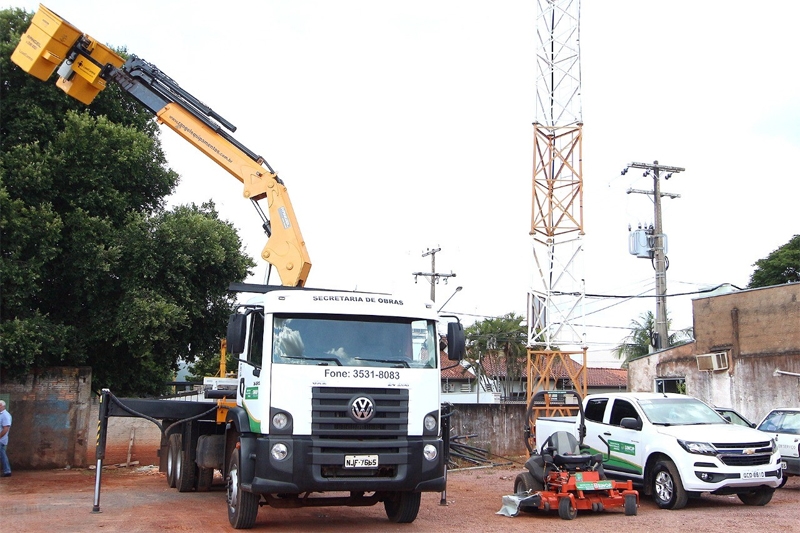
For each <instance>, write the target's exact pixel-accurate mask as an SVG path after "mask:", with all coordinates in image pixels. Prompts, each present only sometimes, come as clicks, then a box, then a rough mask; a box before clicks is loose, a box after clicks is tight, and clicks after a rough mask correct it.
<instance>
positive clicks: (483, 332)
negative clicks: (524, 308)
mask: <svg viewBox="0 0 800 533" xmlns="http://www.w3.org/2000/svg"><path fill="white" fill-rule="evenodd" d="M464 333H465V334H466V338H467V342H468V347H467V360H468V361H470V363H471V364H473V365H475V366H480V368H481V374H482V375H483V376H486V377H487V378H488V377H490V376H489V374H491V373H493V372H495V371H500V370H502V369H505V376H496V377H498V378H499V379H498V382H497V383H498V385H499V387H500V389H501V390H500V392H501V393H502V395H503V397H505V398H509V397H511V393H512V392H514V391H521V390H524V389H523V387H522V383H523V378H524V377H525V372H526V368H527V343H528V329H527V326H526V324H525V319H524V318H523V317H522V316H520V315H517V314H516V313H508V314H506V315H503V316H501V317H493V318H486V319H484V320H481V321H478V322H475V323H474V324H472V325H471V326H468V327H467V328H466V330H465V332H464Z"/></svg>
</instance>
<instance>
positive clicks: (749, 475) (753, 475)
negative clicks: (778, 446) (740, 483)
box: [742, 470, 766, 479]
mask: <svg viewBox="0 0 800 533" xmlns="http://www.w3.org/2000/svg"><path fill="white" fill-rule="evenodd" d="M763 477H766V473H765V472H764V471H763V470H753V471H752V472H743V473H742V479H761V478H763Z"/></svg>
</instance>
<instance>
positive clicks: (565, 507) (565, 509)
mask: <svg viewBox="0 0 800 533" xmlns="http://www.w3.org/2000/svg"><path fill="white" fill-rule="evenodd" d="M558 516H560V517H561V518H562V519H564V520H573V519H574V518H575V517H576V516H578V509H577V508H576V507H574V506H573V505H572V501H571V500H570V499H569V498H561V499H560V500H558Z"/></svg>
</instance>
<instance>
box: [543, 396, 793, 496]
mask: <svg viewBox="0 0 800 533" xmlns="http://www.w3.org/2000/svg"><path fill="white" fill-rule="evenodd" d="M582 407H583V409H582V410H583V415H584V419H585V423H583V427H581V425H582V424H581V417H539V418H537V419H536V423H535V431H536V442H537V443H544V442H546V441H547V439H548V437H550V436H551V435H553V434H554V433H556V432H557V431H568V432H570V433H572V434H573V435H575V437H576V438H577V439H578V440H581V435H580V433H581V432H585V436H584V437H583V444H584V445H585V446H586V447H588V448H589V449H590V450H591V451H590V452H589V453H592V454H594V453H602V454H603V455H604V460H603V469H604V471H605V474H606V475H607V476H608V477H614V478H619V479H631V480H632V481H633V482H634V484H635V485H637V486H640V487H643V488H644V492H645V494H649V495H652V497H653V499H654V500H655V502H656V503H657V504H658V506H659V507H661V508H662V509H680V508H682V507H684V506H685V505H686V503H687V502H688V499H689V497H690V496H700V495H701V494H702V493H711V494H736V495H737V496H738V497H739V499H740V500H741V501H742V502H743V503H745V504H746V505H766V504H767V503H769V501H770V500H771V499H772V494H773V492H774V491H775V489H776V488H777V487H778V486H779V485H780V484H781V475H782V472H781V456H780V453H779V452H778V447H777V444H776V443H775V439H773V438H771V437H770V436H768V435H765V434H764V433H762V432H760V431H757V430H755V429H752V428H749V427H744V426H741V425H737V424H732V423H731V422H729V421H727V420H725V419H724V418H723V417H722V416H720V415H719V414H718V413H717V412H716V411H715V410H714V409H713V408H712V407H710V406H708V405H706V404H705V403H703V402H702V401H700V400H698V399H696V398H693V397H690V396H686V395H683V394H663V393H639V392H630V393H624V392H620V393H608V394H590V395H588V396H586V398H584V399H583V403H582ZM539 451H541V450H539Z"/></svg>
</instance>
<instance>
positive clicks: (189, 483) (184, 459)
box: [175, 439, 197, 492]
mask: <svg viewBox="0 0 800 533" xmlns="http://www.w3.org/2000/svg"><path fill="white" fill-rule="evenodd" d="M182 440H183V439H181V441H182ZM188 447H189V446H188V444H187V445H185V446H184V445H183V443H182V442H181V447H180V448H179V449H178V451H177V453H176V454H175V455H176V457H177V461H176V462H175V486H176V487H177V488H178V492H189V491H191V490H194V484H195V482H196V481H197V465H195V464H194V461H192V454H191V453H189V450H187V449H186V448H188Z"/></svg>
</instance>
